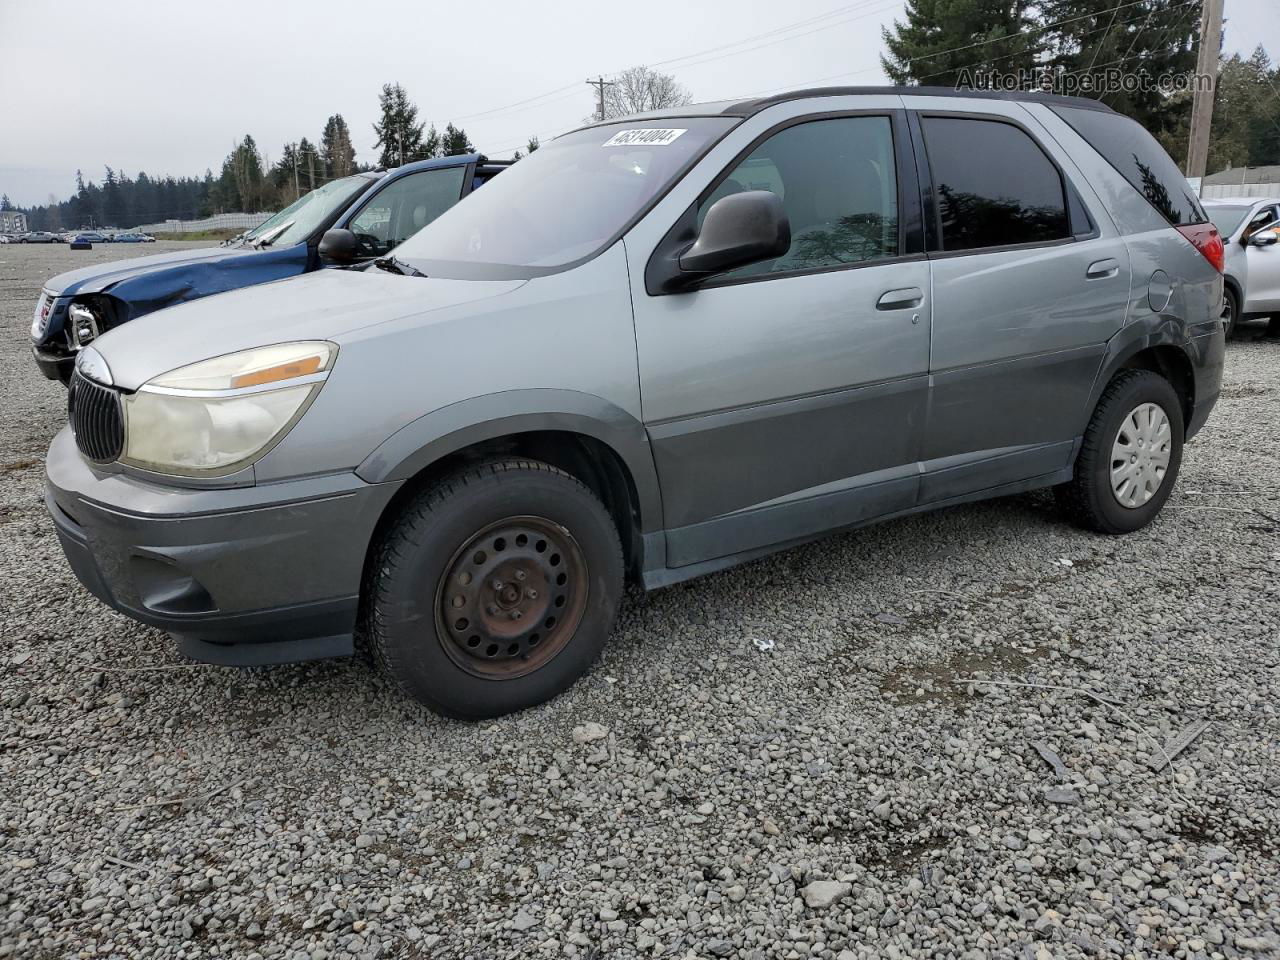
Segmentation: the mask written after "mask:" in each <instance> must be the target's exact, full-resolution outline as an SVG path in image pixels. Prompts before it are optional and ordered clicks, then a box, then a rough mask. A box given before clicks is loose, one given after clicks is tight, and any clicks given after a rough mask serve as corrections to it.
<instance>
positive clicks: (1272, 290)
mask: <svg viewBox="0 0 1280 960" xmlns="http://www.w3.org/2000/svg"><path fill="white" fill-rule="evenodd" d="M1204 209H1205V212H1207V213H1208V214H1209V217H1210V219H1211V220H1213V222H1214V224H1215V225H1216V226H1217V227H1218V232H1219V233H1221V234H1222V241H1223V244H1224V245H1225V247H1226V271H1225V280H1226V282H1225V288H1224V290H1223V307H1222V323H1223V326H1224V327H1225V328H1226V331H1227V336H1231V334H1232V332H1233V331H1234V330H1235V327H1236V324H1237V323H1240V322H1241V321H1245V320H1255V319H1259V318H1261V317H1273V319H1274V317H1275V316H1276V315H1280V199H1276V198H1259V197H1240V198H1222V199H1213V200H1206V201H1205V203H1204Z"/></svg>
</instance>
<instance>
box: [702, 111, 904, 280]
mask: <svg viewBox="0 0 1280 960" xmlns="http://www.w3.org/2000/svg"><path fill="white" fill-rule="evenodd" d="M744 190H768V191H769V192H771V193H775V194H777V195H778V197H779V198H780V199H781V200H782V206H783V208H784V209H785V210H786V212H787V219H788V220H789V221H790V222H791V247H790V249H788V250H787V252H786V253H785V254H783V255H782V256H781V257H778V258H776V259H774V260H766V261H764V262H762V263H755V264H751V265H750V266H746V267H742V268H740V269H738V270H734V271H731V272H730V273H727V274H725V276H729V277H737V276H755V275H759V274H766V273H786V272H791V271H796V270H815V269H822V268H825V267H839V266H846V265H849V264H855V263H862V262H863V261H866V260H875V259H879V258H883V257H893V256H897V254H898V181H897V174H896V171H895V169H894V163H893V130H892V127H891V123H890V120H889V118H888V117H837V118H834V119H831V120H811V121H808V122H807V123H801V124H797V125H795V126H792V127H787V128H786V129H785V130H782V131H780V132H778V133H776V134H774V135H773V136H772V137H770V138H769V139H768V140H766V141H764V142H763V143H762V144H760V145H759V146H758V147H756V148H755V149H754V150H752V151H751V154H750V155H749V156H748V157H747V158H746V159H745V160H743V161H742V162H740V163H739V164H738V165H737V166H735V167H734V168H733V169H732V170H731V171H730V172H729V175H728V177H726V178H725V179H724V180H722V181H721V182H720V183H719V184H718V185H717V186H716V187H715V189H714V190H712V192H711V193H710V194H709V195H708V196H707V197H706V199H704V200H703V201H702V202H701V203H700V204H699V205H698V225H699V226H701V225H702V220H703V218H704V217H705V216H706V212H707V210H708V209H710V208H711V206H712V205H713V204H714V203H715V202H716V201H717V200H719V199H721V198H722V197H727V196H729V195H731V194H734V193H741V192H742V191H744Z"/></svg>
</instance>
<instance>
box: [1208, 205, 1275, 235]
mask: <svg viewBox="0 0 1280 960" xmlns="http://www.w3.org/2000/svg"><path fill="white" fill-rule="evenodd" d="M1275 225H1276V208H1275V207H1263V208H1262V209H1261V210H1259V211H1258V212H1257V213H1256V214H1255V215H1254V217H1253V219H1252V220H1250V221H1249V226H1247V227H1245V230H1244V233H1243V234H1241V236H1240V239H1241V240H1248V239H1249V238H1250V237H1252V236H1253V235H1254V234H1255V233H1257V232H1258V231H1259V230H1269V229H1271V228H1272V227H1274V226H1275ZM1218 232H1219V233H1222V228H1221V227H1219V228H1218ZM1222 235H1223V236H1224V237H1229V236H1230V234H1229V233H1223V234H1222Z"/></svg>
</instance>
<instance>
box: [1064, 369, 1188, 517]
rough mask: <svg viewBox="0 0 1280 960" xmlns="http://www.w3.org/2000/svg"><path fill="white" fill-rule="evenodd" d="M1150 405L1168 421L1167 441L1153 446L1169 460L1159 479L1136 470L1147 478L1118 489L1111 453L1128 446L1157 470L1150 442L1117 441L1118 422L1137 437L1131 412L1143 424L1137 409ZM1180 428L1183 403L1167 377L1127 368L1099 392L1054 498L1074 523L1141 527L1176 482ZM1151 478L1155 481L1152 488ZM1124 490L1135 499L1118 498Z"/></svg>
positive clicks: (1182, 426)
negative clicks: (1070, 470) (1070, 471)
mask: <svg viewBox="0 0 1280 960" xmlns="http://www.w3.org/2000/svg"><path fill="white" fill-rule="evenodd" d="M1149 405H1154V407H1155V408H1158V410H1159V412H1160V413H1161V414H1163V416H1164V419H1165V422H1166V423H1167V425H1168V435H1167V439H1166V441H1165V443H1164V444H1161V445H1160V446H1158V447H1156V449H1157V450H1158V451H1161V452H1162V453H1163V454H1164V455H1165V456H1167V465H1166V466H1165V467H1164V473H1163V475H1161V476H1159V478H1158V482H1157V481H1156V480H1155V479H1153V478H1154V474H1152V473H1151V472H1145V473H1142V472H1140V473H1138V474H1137V475H1136V476H1137V477H1138V479H1140V480H1146V481H1148V482H1147V483H1146V484H1143V483H1136V482H1135V483H1134V484H1133V486H1129V485H1126V486H1124V487H1123V488H1122V491H1121V492H1117V490H1115V489H1113V484H1112V458H1113V456H1114V455H1115V454H1117V452H1120V453H1123V451H1124V450H1125V449H1132V450H1133V453H1130V454H1128V455H1129V456H1133V457H1138V458H1139V460H1138V462H1139V463H1143V464H1144V465H1145V464H1148V463H1149V464H1151V465H1152V466H1155V467H1156V468H1157V472H1158V464H1159V461H1160V459H1161V454H1160V453H1157V454H1156V455H1155V456H1154V457H1153V456H1152V455H1151V454H1149V453H1145V451H1146V450H1149V449H1151V445H1150V444H1144V445H1142V446H1141V447H1140V446H1138V445H1137V444H1135V443H1130V444H1129V445H1128V447H1126V448H1118V447H1117V444H1118V443H1120V442H1121V441H1122V438H1121V428H1122V427H1125V429H1126V433H1127V435H1128V437H1129V439H1130V441H1133V440H1134V439H1135V437H1134V433H1135V431H1134V430H1133V426H1134V421H1130V417H1131V416H1133V415H1137V420H1138V421H1139V426H1143V425H1144V423H1143V422H1142V421H1143V417H1144V414H1143V413H1140V412H1139V411H1150V409H1151V407H1150V406H1149ZM1183 430H1184V425H1183V420H1182V403H1181V401H1180V400H1179V398H1178V394H1177V393H1176V392H1175V391H1174V389H1173V387H1172V385H1171V384H1170V383H1169V381H1168V380H1166V379H1165V378H1164V377H1162V376H1160V375H1159V374H1156V373H1152V372H1150V371H1148V370H1125V371H1122V372H1120V373H1118V374H1116V376H1115V377H1114V378H1113V379H1112V381H1111V382H1110V383H1109V384H1107V388H1106V389H1105V390H1104V391H1103V392H1102V397H1101V399H1099V400H1098V406H1097V407H1096V408H1095V409H1094V411H1093V417H1092V419H1091V420H1090V421H1089V426H1088V427H1087V428H1086V429H1085V433H1084V442H1083V444H1082V445H1081V447H1080V454H1079V456H1078V457H1077V458H1076V465H1075V477H1074V478H1072V479H1071V480H1070V481H1068V482H1067V483H1064V484H1061V485H1060V486H1058V487H1055V488H1054V493H1055V495H1056V496H1057V499H1058V503H1059V504H1060V505H1061V506H1062V508H1063V509H1064V511H1065V512H1066V514H1067V516H1068V517H1069V518H1070V519H1071V521H1072V522H1073V523H1075V524H1076V525H1077V526H1081V527H1084V528H1085V529H1087V530H1094V531H1097V532H1098V533H1107V534H1121V533H1132V532H1133V531H1134V530H1140V529H1142V528H1143V527H1145V526H1146V525H1147V524H1148V523H1150V522H1151V521H1152V520H1153V519H1155V516H1156V514H1158V513H1159V512H1160V509H1161V508H1162V507H1163V506H1164V504H1165V501H1166V500H1168V499H1169V494H1170V493H1171V492H1172V490H1173V485H1174V484H1175V483H1176V482H1177V479H1178V468H1179V467H1180V466H1181V464H1182V441H1183ZM1138 432H1139V433H1140V432H1141V431H1138ZM1137 439H1141V438H1140V437H1138V438H1137ZM1157 440H1158V438H1157ZM1144 457H1145V458H1149V459H1145V460H1144ZM1150 483H1154V484H1155V485H1154V488H1151V486H1150ZM1135 487H1136V488H1137V489H1136V490H1135ZM1122 494H1123V495H1126V496H1127V497H1129V498H1131V499H1133V500H1134V501H1135V502H1132V503H1129V504H1126V503H1122V502H1121V496H1122Z"/></svg>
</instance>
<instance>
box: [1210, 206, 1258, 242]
mask: <svg viewBox="0 0 1280 960" xmlns="http://www.w3.org/2000/svg"><path fill="white" fill-rule="evenodd" d="M1252 209H1253V207H1242V206H1236V205H1235V204H1232V205H1231V206H1227V205H1225V204H1224V205H1222V206H1217V205H1215V204H1212V203H1206V204H1205V205H1204V212H1205V213H1207V214H1208V215H1209V219H1210V220H1212V221H1213V225H1214V226H1215V227H1217V228H1218V232H1219V233H1220V234H1222V239H1224V240H1226V239H1227V238H1228V237H1230V236H1231V235H1232V234H1233V233H1235V232H1236V227H1238V226H1240V223H1241V221H1242V220H1244V218H1245V217H1246V216H1247V215H1248V213H1249V211H1250V210H1252Z"/></svg>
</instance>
